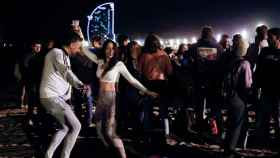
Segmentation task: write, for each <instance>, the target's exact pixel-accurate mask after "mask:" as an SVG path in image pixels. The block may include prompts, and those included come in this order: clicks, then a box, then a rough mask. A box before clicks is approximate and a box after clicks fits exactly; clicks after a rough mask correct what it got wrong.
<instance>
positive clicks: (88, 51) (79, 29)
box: [73, 26, 98, 64]
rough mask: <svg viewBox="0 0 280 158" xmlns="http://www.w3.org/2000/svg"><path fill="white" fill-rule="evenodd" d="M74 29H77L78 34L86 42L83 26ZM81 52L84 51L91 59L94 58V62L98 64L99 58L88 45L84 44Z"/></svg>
mask: <svg viewBox="0 0 280 158" xmlns="http://www.w3.org/2000/svg"><path fill="white" fill-rule="evenodd" d="M73 31H75V32H76V33H77V34H78V35H80V37H81V38H82V39H83V43H85V42H86V41H85V38H84V35H83V32H82V29H81V27H80V26H79V27H77V29H74V28H73ZM81 53H83V54H84V55H86V56H87V57H88V58H89V59H90V60H92V61H93V62H95V63H96V64H97V63H98V58H97V56H96V55H95V54H94V53H93V52H91V51H90V50H89V47H86V46H84V45H83V46H82V47H81Z"/></svg>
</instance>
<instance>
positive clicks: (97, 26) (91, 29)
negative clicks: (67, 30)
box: [87, 2, 115, 41]
mask: <svg viewBox="0 0 280 158" xmlns="http://www.w3.org/2000/svg"><path fill="white" fill-rule="evenodd" d="M114 16H115V13H114V3H113V2H109V3H104V4H101V5H99V6H97V7H96V8H95V9H94V10H93V11H92V13H91V14H90V15H89V16H88V25H87V39H88V41H90V39H91V38H92V37H93V36H97V35H98V36H101V37H103V38H105V39H112V40H115V32H114V18H115V17H114Z"/></svg>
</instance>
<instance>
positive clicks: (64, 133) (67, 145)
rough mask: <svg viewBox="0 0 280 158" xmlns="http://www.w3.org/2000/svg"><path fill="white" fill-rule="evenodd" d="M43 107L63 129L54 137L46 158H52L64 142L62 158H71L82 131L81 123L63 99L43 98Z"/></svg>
mask: <svg viewBox="0 0 280 158" xmlns="http://www.w3.org/2000/svg"><path fill="white" fill-rule="evenodd" d="M41 102H42V105H43V107H44V108H45V109H46V110H47V112H49V113H50V114H51V115H52V116H54V118H55V119H56V120H57V122H58V123H59V124H60V126H61V128H60V129H59V130H58V131H57V132H56V133H55V134H54V135H53V137H52V140H51V143H50V145H49V147H48V149H47V152H46V154H45V158H52V157H53V155H54V152H55V150H56V149H57V147H58V146H59V145H60V144H61V143H62V142H63V147H62V151H61V156H60V157H61V158H69V157H70V153H71V151H72V149H73V147H74V145H75V142H76V139H77V137H78V135H79V132H80V130H81V123H80V122H79V120H78V118H77V117H76V115H75V114H74V112H73V111H72V109H71V107H70V105H68V104H67V103H66V102H65V101H64V100H63V99H62V98H59V97H55V98H41Z"/></svg>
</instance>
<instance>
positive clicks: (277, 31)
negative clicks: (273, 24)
mask: <svg viewBox="0 0 280 158" xmlns="http://www.w3.org/2000/svg"><path fill="white" fill-rule="evenodd" d="M268 34H272V35H275V36H276V37H277V39H280V28H271V29H269V30H268Z"/></svg>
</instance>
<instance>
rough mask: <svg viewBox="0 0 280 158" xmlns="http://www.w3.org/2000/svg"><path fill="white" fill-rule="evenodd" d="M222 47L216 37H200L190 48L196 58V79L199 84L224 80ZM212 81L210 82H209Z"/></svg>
mask: <svg viewBox="0 0 280 158" xmlns="http://www.w3.org/2000/svg"><path fill="white" fill-rule="evenodd" d="M221 53H222V47H221V46H220V45H219V44H218V43H217V41H216V40H215V39H200V40H199V41H198V42H197V43H196V44H194V45H193V46H192V47H191V48H190V54H191V55H192V56H193V58H194V65H193V66H194V75H195V81H197V82H199V84H211V82H212V81H215V82H217V81H219V80H222V74H221V72H222V71H221V69H220V68H221V67H220V62H219V60H220V56H221ZM209 82H210V83H209Z"/></svg>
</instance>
